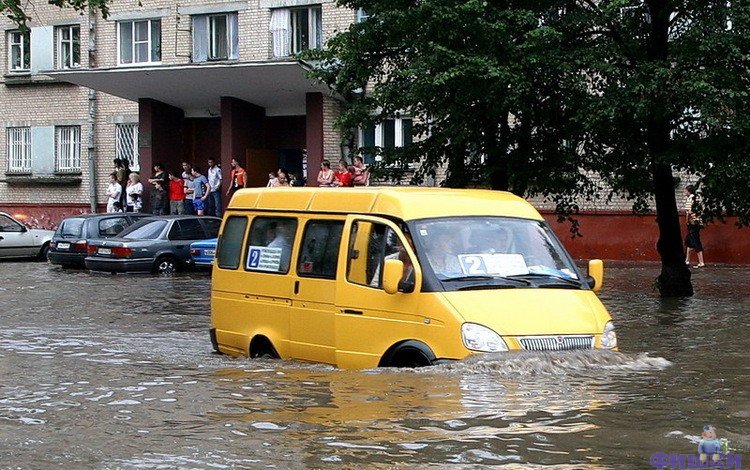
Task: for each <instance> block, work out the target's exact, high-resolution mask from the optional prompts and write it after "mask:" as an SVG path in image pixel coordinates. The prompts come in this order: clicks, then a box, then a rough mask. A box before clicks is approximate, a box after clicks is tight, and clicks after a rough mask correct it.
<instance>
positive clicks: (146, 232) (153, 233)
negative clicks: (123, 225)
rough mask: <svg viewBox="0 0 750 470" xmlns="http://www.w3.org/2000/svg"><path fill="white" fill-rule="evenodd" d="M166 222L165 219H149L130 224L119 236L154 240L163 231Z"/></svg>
mask: <svg viewBox="0 0 750 470" xmlns="http://www.w3.org/2000/svg"><path fill="white" fill-rule="evenodd" d="M167 224H168V222H167V221H166V220H151V221H148V222H144V223H138V224H135V225H131V226H130V227H128V228H127V229H125V231H124V232H122V233H121V234H120V237H122V238H127V239H130V240H156V239H157V238H159V236H160V235H161V233H162V232H163V231H164V227H166V226H167Z"/></svg>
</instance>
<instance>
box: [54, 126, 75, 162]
mask: <svg viewBox="0 0 750 470" xmlns="http://www.w3.org/2000/svg"><path fill="white" fill-rule="evenodd" d="M55 171H57V172H63V173H78V172H80V171H81V126H57V127H55Z"/></svg>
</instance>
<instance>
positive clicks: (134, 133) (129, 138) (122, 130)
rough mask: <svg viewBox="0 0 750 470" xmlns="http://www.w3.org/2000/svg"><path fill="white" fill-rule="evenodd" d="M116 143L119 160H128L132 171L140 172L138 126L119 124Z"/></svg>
mask: <svg viewBox="0 0 750 470" xmlns="http://www.w3.org/2000/svg"><path fill="white" fill-rule="evenodd" d="M116 141H117V142H116V145H117V149H116V152H117V158H119V159H120V160H127V161H128V162H129V164H130V165H129V166H130V169H131V170H133V171H139V170H140V169H141V165H140V161H139V158H138V124H118V125H117V138H116Z"/></svg>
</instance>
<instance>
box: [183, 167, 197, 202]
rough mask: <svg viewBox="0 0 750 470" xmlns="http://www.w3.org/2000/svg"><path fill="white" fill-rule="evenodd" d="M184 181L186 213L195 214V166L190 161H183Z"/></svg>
mask: <svg viewBox="0 0 750 470" xmlns="http://www.w3.org/2000/svg"><path fill="white" fill-rule="evenodd" d="M182 181H183V184H184V186H185V214H188V215H193V214H195V209H194V208H193V199H194V198H195V195H194V194H193V166H192V165H191V164H190V163H188V162H182Z"/></svg>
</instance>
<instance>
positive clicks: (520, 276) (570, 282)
mask: <svg viewBox="0 0 750 470" xmlns="http://www.w3.org/2000/svg"><path fill="white" fill-rule="evenodd" d="M508 277H509V278H513V279H518V280H521V279H523V278H525V277H544V278H548V279H554V280H556V281H563V282H565V283H566V284H567V285H569V286H576V287H581V281H579V280H578V279H572V278H569V277H563V276H557V275H555V274H548V273H526V274H513V275H511V276H508ZM524 280H525V279H524Z"/></svg>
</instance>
